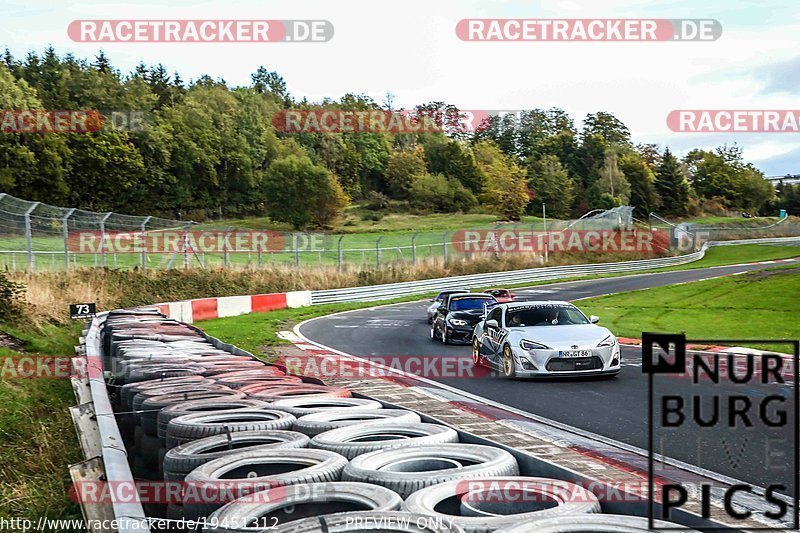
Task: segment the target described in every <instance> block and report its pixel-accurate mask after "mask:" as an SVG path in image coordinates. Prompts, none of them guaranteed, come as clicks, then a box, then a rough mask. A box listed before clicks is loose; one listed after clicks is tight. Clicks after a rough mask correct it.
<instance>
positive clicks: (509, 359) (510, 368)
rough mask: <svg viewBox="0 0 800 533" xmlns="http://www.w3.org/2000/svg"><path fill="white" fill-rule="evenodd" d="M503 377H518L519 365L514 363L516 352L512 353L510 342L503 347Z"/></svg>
mask: <svg viewBox="0 0 800 533" xmlns="http://www.w3.org/2000/svg"><path fill="white" fill-rule="evenodd" d="M503 377H505V378H508V379H514V378H515V377H517V366H516V365H515V364H514V354H512V353H511V347H510V346H509V345H508V344H506V345H505V346H504V347H503Z"/></svg>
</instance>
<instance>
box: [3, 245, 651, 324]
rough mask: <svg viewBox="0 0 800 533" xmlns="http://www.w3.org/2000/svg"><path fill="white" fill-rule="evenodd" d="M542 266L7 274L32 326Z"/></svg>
mask: <svg viewBox="0 0 800 533" xmlns="http://www.w3.org/2000/svg"><path fill="white" fill-rule="evenodd" d="M644 257H645V256H644V255H635V254H630V253H617V254H591V255H581V254H559V255H553V256H551V257H550V260H549V261H548V263H547V266H557V265H567V264H578V263H587V262H594V263H598V262H609V261H624V260H631V259H642V258H644ZM538 266H543V265H542V261H541V258H533V257H531V256H525V255H505V256H501V257H499V258H495V257H492V256H490V255H488V256H485V257H477V258H473V259H471V260H460V259H456V260H449V261H447V262H444V261H442V260H441V259H437V258H431V259H424V260H421V261H420V262H419V263H418V264H417V265H411V264H408V263H389V264H386V265H385V266H384V267H383V268H381V269H376V268H366V269H359V268H357V267H352V266H351V267H346V268H344V269H343V270H341V271H339V270H337V269H336V268H335V267H315V268H301V269H296V268H292V267H288V266H280V267H270V268H259V269H257V268H250V269H227V270H222V269H216V270H199V269H189V270H170V271H147V272H141V271H134V270H111V269H80V270H74V271H71V272H42V273H24V272H16V273H10V274H9V277H10V278H11V279H13V280H14V281H18V282H20V283H23V284H24V285H25V287H26V291H25V296H24V298H25V303H26V304H27V310H26V313H25V314H26V315H27V316H26V317H25V318H26V319H27V320H31V321H32V322H33V324H34V325H41V324H43V323H48V322H50V323H52V322H55V323H62V322H64V321H65V320H66V319H67V308H68V305H69V304H70V303H76V302H96V303H97V305H98V309H113V308H117V307H126V306H133V305H147V304H153V303H158V302H167V301H176V300H183V299H190V298H204V297H212V296H233V295H241V294H260V293H270V292H284V291H290V290H317V289H330V288H341V287H353V286H362V285H374V284H381V283H394V282H400V281H410V280H416V279H431V278H438V277H446V276H457V275H463V274H475V273H482V272H493V271H505V270H517V269H523V268H533V267H538Z"/></svg>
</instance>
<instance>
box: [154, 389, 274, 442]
mask: <svg viewBox="0 0 800 533" xmlns="http://www.w3.org/2000/svg"><path fill="white" fill-rule="evenodd" d="M268 406H269V404H268V403H267V402H262V401H261V400H249V399H246V398H244V395H242V397H237V398H233V397H231V398H228V397H219V398H206V399H202V400H190V401H188V402H180V403H174V404H172V405H168V406H166V407H164V408H163V409H161V411H159V412H158V417H157V418H158V420H157V423H158V425H157V429H158V437H159V438H162V439H166V438H167V425H168V424H169V421H170V420H172V419H173V418H178V417H179V416H183V415H188V414H192V413H199V412H209V411H214V412H217V411H230V410H233V409H267V408H268Z"/></svg>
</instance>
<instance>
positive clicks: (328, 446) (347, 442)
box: [309, 422, 458, 459]
mask: <svg viewBox="0 0 800 533" xmlns="http://www.w3.org/2000/svg"><path fill="white" fill-rule="evenodd" d="M453 442H458V433H456V430H454V429H453V428H451V427H448V426H443V425H440V424H424V423H417V424H406V423H397V422H387V423H385V424H368V425H365V426H347V427H342V428H337V429H332V430H330V431H326V432H325V433H320V434H319V435H317V436H316V437H314V438H313V439H311V443H310V444H309V446H310V447H311V448H319V449H322V450H329V451H332V452H336V453H340V454H342V455H344V456H345V457H347V458H348V459H352V458H354V457H357V456H359V455H362V454H365V453H369V452H374V451H376V450H385V449H391V448H400V447H403V448H405V447H408V446H413V447H418V446H430V445H434V444H447V443H453Z"/></svg>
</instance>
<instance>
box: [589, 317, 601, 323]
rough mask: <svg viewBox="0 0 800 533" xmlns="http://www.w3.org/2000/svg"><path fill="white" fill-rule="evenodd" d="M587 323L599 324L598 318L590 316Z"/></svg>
mask: <svg viewBox="0 0 800 533" xmlns="http://www.w3.org/2000/svg"><path fill="white" fill-rule="evenodd" d="M589 322H591V323H592V324H597V323H598V322H600V317H599V316H595V315H592V316H590V317H589Z"/></svg>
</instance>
